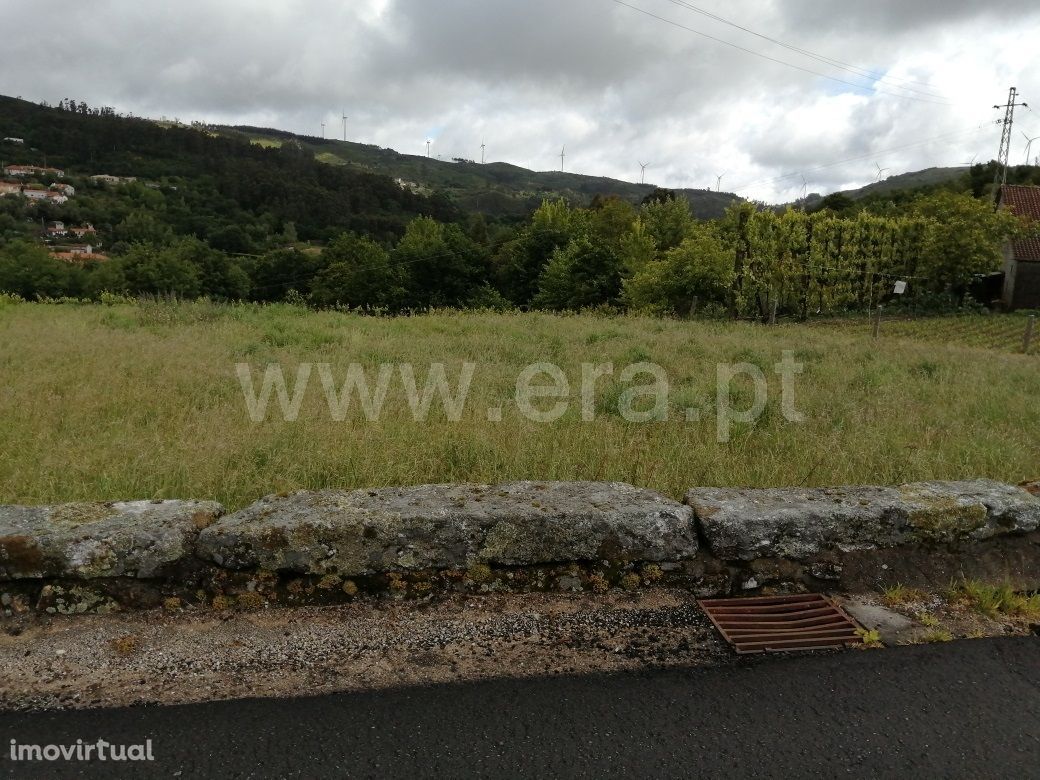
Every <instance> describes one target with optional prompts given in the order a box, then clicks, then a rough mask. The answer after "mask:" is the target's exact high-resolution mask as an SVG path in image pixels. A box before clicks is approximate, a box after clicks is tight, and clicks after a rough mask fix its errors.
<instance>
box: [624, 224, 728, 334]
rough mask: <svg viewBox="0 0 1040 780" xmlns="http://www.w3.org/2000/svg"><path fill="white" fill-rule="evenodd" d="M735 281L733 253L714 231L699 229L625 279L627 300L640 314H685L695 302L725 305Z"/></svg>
mask: <svg viewBox="0 0 1040 780" xmlns="http://www.w3.org/2000/svg"><path fill="white" fill-rule="evenodd" d="M733 279H734V269H733V254H732V252H730V251H729V250H728V249H727V248H726V246H725V244H724V243H723V242H722V240H721V239H720V238H719V236H718V235H717V234H716V233H715V232H714V231H713V230H711V229H710V228H708V227H699V228H698V229H696V230H695V231H693V232H692V233H691V234H690V235H689V236H687V237H686V238H685V239H683V242H682V243H681V244H680V245H679V246H677V247H675V248H674V249H670V250H669V251H667V252H666V253H665V254H664V257H663V258H662V259H661V260H653V261H651V262H649V263H647V264H645V265H644V266H643V267H642V268H641V269H640V270H639V271H638V272H637V273H636V274H635V275H634V276H632V277H630V278H628V279H626V280H625V301H626V302H627V303H628V304H629V305H630V306H631V307H632V308H634V309H639V310H641V311H647V312H651V313H654V314H680V315H685V314H687V313H689V312H691V311H692V310H693V308H694V304H695V303H699V304H700V305H704V304H707V303H725V302H726V299H727V296H728V294H729V291H730V287H731V286H732V284H733Z"/></svg>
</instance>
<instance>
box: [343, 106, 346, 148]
mask: <svg viewBox="0 0 1040 780" xmlns="http://www.w3.org/2000/svg"><path fill="white" fill-rule="evenodd" d="M346 142H347V115H346V113H344V114H343V143H346Z"/></svg>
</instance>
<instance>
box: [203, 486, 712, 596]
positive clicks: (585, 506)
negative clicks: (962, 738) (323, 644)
mask: <svg viewBox="0 0 1040 780" xmlns="http://www.w3.org/2000/svg"><path fill="white" fill-rule="evenodd" d="M692 515H693V513H692V511H691V510H690V509H689V508H688V507H686V506H683V505H681V504H678V503H676V502H674V501H670V500H668V499H666V498H664V497H663V496H661V495H659V494H657V493H653V492H651V491H648V490H640V489H638V488H634V487H631V486H629V485H623V484H618V483H611V484H603V483H591V482H517V483H510V484H505V485H497V486H490V485H428V486H422V487H409V488H386V489H380V490H356V491H352V492H343V491H322V492H301V493H296V494H293V495H290V496H284V497H279V496H271V497H268V498H265V499H263V500H262V501H260V502H258V503H256V504H254V505H253V506H250V507H248V508H246V509H244V510H242V511H241V512H238V513H236V514H233V515H230V516H228V517H225V518H223V519H222V520H221V521H220V522H218V523H216V524H215V525H213V526H212V527H210V528H207V529H206V530H205V531H203V532H202V534H200V536H199V540H198V550H199V555H200V556H201V557H203V558H205V559H207V560H210V561H213V562H214V563H216V564H218V565H220V566H224V567H227V568H232V569H247V568H262V569H268V570H277V571H293V572H300V573H312V574H322V573H329V572H334V573H337V574H340V575H343V576H358V575H364V574H371V573H373V572H385V571H407V570H422V569H444V568H466V567H468V566H470V565H472V564H475V563H483V564H491V565H496V566H529V565H538V564H548V563H558V562H571V561H595V560H601V559H611V560H615V559H617V560H629V561H678V560H685V559H687V558H690V557H693V556H694V555H696V553H697V535H696V531H695V529H694V527H693V522H692Z"/></svg>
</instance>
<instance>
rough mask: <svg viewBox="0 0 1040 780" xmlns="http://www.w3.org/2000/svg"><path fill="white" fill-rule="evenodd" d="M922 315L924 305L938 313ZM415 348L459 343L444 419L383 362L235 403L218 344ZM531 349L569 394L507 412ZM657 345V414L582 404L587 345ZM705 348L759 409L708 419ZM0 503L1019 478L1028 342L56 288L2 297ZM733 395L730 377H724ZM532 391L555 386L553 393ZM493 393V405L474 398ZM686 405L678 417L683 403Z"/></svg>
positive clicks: (403, 356)
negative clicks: (557, 370) (884, 337)
mask: <svg viewBox="0 0 1040 780" xmlns="http://www.w3.org/2000/svg"><path fill="white" fill-rule="evenodd" d="M940 322H941V321H940ZM784 350H794V351H795V353H796V355H797V358H798V359H799V360H800V361H802V362H803V363H804V364H805V366H806V371H805V374H804V375H803V376H802V377H800V378H799V380H798V382H797V406H798V407H799V409H800V410H802V411H803V412H804V413H805V415H806V416H807V421H806V422H805V423H804V424H791V423H788V422H787V421H786V420H785V419H784V418H783V415H782V414H781V413H780V393H779V382H778V381H777V379H776V376H775V374H773V369H772V367H773V365H774V364H775V363H777V362H778V361H779V360H780V359H781V357H782V352H783V351H784ZM302 361H313V362H327V363H330V364H331V365H332V367H333V372H334V373H335V375H336V376H337V377H338V378H340V379H342V377H343V376H344V375H345V372H346V368H347V366H348V365H349V364H350V363H351V362H358V363H361V364H363V365H364V366H366V367H368V368H369V369H372V371H373V375H374V372H375V369H376V367H377V366H378V365H379V364H381V363H402V362H411V363H413V364H415V365H416V370H417V374H418V376H419V381H420V383H421V382H422V381H423V379H424V376H425V371H426V366H428V365H429V364H430V363H431V362H444V363H446V364H447V367H448V373H449V376H450V377H452V378H453V380H454V379H455V378H457V376H458V373H459V369H460V366H461V363H462V362H463V361H472V362H475V363H477V364H478V369H477V373H476V377H475V379H474V381H473V386H472V390H471V393H470V399H469V402H468V404H467V407H466V412H465V414H464V416H463V419H462V421H461V422H459V423H452V422H450V421H449V420H447V418H446V417H445V415H444V414H443V413H435V414H433V415H431V417H430V419H428V420H427V421H425V422H417V421H415V420H413V419H412V416H411V413H410V411H409V408H408V405H407V403H406V401H405V398H404V395H403V393H402V392H401V391H400V382H399V381H398V382H396V383H395V384H394V389H392V390H391V393H390V396H389V399H388V401H387V404H386V410H385V411H384V414H383V415H382V418H381V420H380V421H379V422H376V423H370V422H367V421H366V420H365V419H364V417H363V416H362V415H361V414H360V413H358V414H354V415H352V416H351V417H350V418H348V420H347V421H346V422H343V423H336V422H333V421H332V420H331V418H330V416H329V413H328V409H327V407H326V405H325V401H324V397H323V395H322V392H321V385H320V382H318V381H317V377H315V380H314V381H313V382H312V385H311V388H310V390H309V391H308V393H307V396H306V399H305V401H304V404H303V411H302V413H301V415H300V419H299V420H298V421H297V422H295V423H287V422H284V421H283V420H281V419H280V417H279V416H272V417H271V418H270V419H269V420H268V421H267V422H264V423H261V424H254V423H252V422H250V420H249V418H248V415H247V412H246V407H245V403H244V401H243V396H242V392H241V390H240V387H239V384H238V381H237V379H236V376H235V372H234V366H235V364H236V363H239V362H248V363H250V364H251V365H252V366H254V369H256V368H261V367H263V366H265V365H266V364H268V363H271V362H279V363H282V364H283V365H284V367H285V370H286V373H287V374H288V375H293V374H294V372H295V368H296V366H297V364H298V363H300V362H302ZM541 361H548V362H552V363H555V364H557V365H559V366H560V367H561V368H562V369H563V370H564V371H565V372H566V373H567V374H568V376H569V377H570V379H571V382H572V385H573V387H574V389H573V390H572V393H573V395H572V397H573V398H574V402H573V403H572V408H571V411H570V412H569V413H568V414H567V415H566V416H565V417H564V418H563V419H561V420H559V421H558V422H556V423H553V424H539V423H535V422H532V421H529V420H527V419H525V418H524V417H523V416H521V415H520V414H519V413H518V412H517V409H516V407H515V405H514V404H513V403H512V398H513V389H514V385H515V381H516V377H517V375H518V374H519V373H520V371H521V370H522V369H523V367H525V366H527V365H528V364H531V363H535V362H541ZM608 361H612V362H614V363H615V364H616V366H617V367H618V370H620V369H621V367H623V366H625V365H628V364H630V363H635V362H640V361H652V362H655V363H658V364H660V365H661V366H662V367H663V368H664V369H665V370H666V371H667V373H668V375H669V377H670V378H671V380H672V394H671V398H670V406H671V410H672V411H671V415H670V420H669V421H668V422H665V423H650V424H634V423H629V422H626V421H625V420H624V419H622V418H621V417H620V416H619V415H618V414H617V413H616V411H615V410H613V409H612V408H611V407H612V404H613V402H615V401H616V400H617V398H618V397H619V395H620V392H621V390H622V387H621V386H620V385H619V384H616V383H612V380H609V379H607V380H604V381H603V382H602V383H601V384H600V387H599V393H598V402H597V406H598V408H599V415H598V417H597V419H596V420H595V421H594V422H591V423H588V422H583V421H582V420H581V416H580V402H579V401H578V400H577V393H578V391H577V387H578V383H579V379H580V366H581V364H582V363H583V362H589V363H605V362H608ZM719 362H750V363H754V364H756V365H758V366H760V367H761V368H762V369H763V370H764V371H765V372H766V374H767V376H769V377H770V383H771V388H772V391H773V392H772V393H771V398H770V402H769V405H768V408H767V410H766V413H765V414H764V415H763V416H762V418H761V419H760V420H759V421H758V423H757V424H754V425H743V426H738V427H737V428H736V430H735V435H734V437H733V439H732V441H730V442H729V443H727V444H719V443H717V440H716V426H715V420H714V412H713V410H714V405H715V386H716V380H715V372H716V364H718V363H719ZM0 371H2V375H3V380H4V381H3V385H2V387H0V419H2V420H3V421H4V422H3V425H2V426H0V453H3V455H2V465H3V468H2V469H0V502H2V503H47V502H57V501H73V500H113V499H125V498H163V497H185V498H189V497H190V498H194V497H198V498H214V499H217V500H220V501H222V502H223V503H224V504H226V505H227V506H228V507H229V508H232V509H233V508H237V507H241V506H243V505H245V504H247V503H249V502H252V501H254V500H255V499H256V498H258V497H260V496H262V495H265V494H268V493H274V492H279V491H289V490H294V489H298V488H326V487H336V488H354V487H376V486H384V485H395V484H419V483H429V482H457V481H480V482H495V481H500V480H509V479H520V478H537V479H592V480H622V481H626V482H631V483H634V484H637V485H644V486H649V487H653V488H657V489H659V490H661V491H663V492H664V493H666V494H669V495H671V496H674V497H678V496H681V495H682V494H683V493H684V492H685V490H686V489H688V488H689V487H691V486H700V485H733V486H740V485H743V486H771V485H832V484H848V483H899V482H905V481H912V480H918V479H933V478H934V479H954V478H968V477H992V478H997V479H1002V480H1007V481H1011V482H1018V481H1020V480H1023V479H1026V478H1030V477H1033V476H1035V472H1036V453H1037V451H1038V450H1040V433H1038V432H1040V404H1038V403H1037V399H1036V388H1037V387H1038V386H1040V360H1037V359H1036V357H1026V356H1022V355H1014V354H1010V353H1000V352H992V351H985V350H981V349H975V348H969V347H962V346H952V345H947V344H942V343H938V342H937V341H936V342H932V341H927V342H916V341H913V340H909V339H906V340H902V339H901V340H895V341H891V342H887V341H885V342H883V343H880V344H879V343H874V342H873V341H872V340H871V339H869V338H867V337H865V336H864V335H863V334H860V333H852V332H845V331H842V330H829V329H825V328H818V327H806V326H798V325H783V326H779V327H775V328H767V327H763V326H758V325H753V324H730V323H698V322H690V323H684V322H676V321H664V320H654V319H647V318H634V317H633V318H619V319H605V318H598V317H591V316H580V317H579V316H572V317H557V316H550V315H543V314H506V315H497V314H477V313H438V314H432V315H429V316H424V317H414V318H399V319H376V318H365V317H360V316H354V315H346V314H338V313H331V312H327V313H315V312H309V311H306V310H303V309H298V308H294V307H289V306H273V307H268V308H260V307H252V306H235V307H219V306H214V305H209V304H205V303H201V304H180V305H131V304H126V305H115V306H75V305H65V306H55V305H42V304H15V303H2V302H0ZM738 396H743V398H744V401H743V402H746V400H747V398H748V396H749V393H747V392H745V391H744V390H741V392H740V393H738ZM550 403H551V402H550ZM499 406H502V407H504V409H505V411H504V418H503V420H502V422H498V423H493V422H489V421H488V419H487V417H488V416H487V410H488V409H489V408H492V407H499ZM691 406H697V407H699V408H700V409H701V410H702V412H703V419H702V421H701V422H697V423H688V422H686V420H685V415H684V411H685V409H686V408H688V407H691Z"/></svg>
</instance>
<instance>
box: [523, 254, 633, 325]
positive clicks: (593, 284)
mask: <svg viewBox="0 0 1040 780" xmlns="http://www.w3.org/2000/svg"><path fill="white" fill-rule="evenodd" d="M621 268H622V266H621V260H620V259H619V258H618V255H617V253H616V252H614V251H613V250H611V249H610V248H609V247H607V246H604V245H603V244H598V243H594V242H593V241H592V240H591V239H589V238H588V237H586V236H580V237H578V238H575V239H574V240H572V241H571V242H570V243H569V244H567V246H565V247H562V248H560V249H557V250H556V251H555V252H554V253H553V256H552V259H551V260H550V261H549V264H548V265H547V266H546V267H545V270H544V271H543V272H542V275H541V278H540V279H539V283H538V295H537V296H535V299H534V305H535V306H537V307H539V308H542V309H550V310H553V311H562V310H567V309H569V310H579V309H583V308H588V307H592V306H601V305H610V304H614V303H617V299H618V295H619V293H620V292H621Z"/></svg>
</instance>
